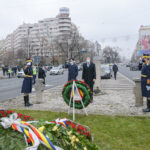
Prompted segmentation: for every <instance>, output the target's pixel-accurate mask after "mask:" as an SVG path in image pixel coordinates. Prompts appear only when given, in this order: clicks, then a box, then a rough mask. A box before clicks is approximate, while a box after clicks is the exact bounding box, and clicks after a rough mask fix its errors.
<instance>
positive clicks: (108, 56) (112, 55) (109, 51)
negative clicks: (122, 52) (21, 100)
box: [103, 46, 120, 63]
mask: <svg viewBox="0 0 150 150" xmlns="http://www.w3.org/2000/svg"><path fill="white" fill-rule="evenodd" d="M117 49H118V48H116V47H113V48H112V47H109V46H107V47H105V48H104V49H103V58H104V60H105V63H114V62H116V61H117V62H118V61H119V60H120V56H119V53H118V51H117Z"/></svg>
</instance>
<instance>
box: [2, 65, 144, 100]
mask: <svg viewBox="0 0 150 150" xmlns="http://www.w3.org/2000/svg"><path fill="white" fill-rule="evenodd" d="M119 72H120V73H121V74H123V75H124V76H126V77H127V78H129V79H130V80H133V78H140V74H141V72H140V71H130V68H129V67H126V66H119ZM81 74H82V72H81V71H80V72H79V75H78V80H80V79H81ZM67 78H68V71H67V70H65V71H64V74H63V75H49V72H47V76H46V87H45V88H46V89H50V88H54V87H57V86H60V85H64V84H65V83H66V82H67ZM22 82H23V78H19V79H18V78H11V79H1V80H0V101H2V100H7V99H12V98H15V97H17V96H20V95H22V94H21V87H22ZM33 92H34V87H33Z"/></svg>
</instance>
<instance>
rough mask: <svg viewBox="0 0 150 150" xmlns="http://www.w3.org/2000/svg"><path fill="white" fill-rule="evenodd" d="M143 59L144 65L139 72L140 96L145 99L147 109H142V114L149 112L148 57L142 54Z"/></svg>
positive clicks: (149, 65)
mask: <svg viewBox="0 0 150 150" xmlns="http://www.w3.org/2000/svg"><path fill="white" fill-rule="evenodd" d="M143 58H144V59H143V61H144V64H143V67H142V70H141V89H142V96H143V97H147V108H146V109H143V112H150V62H149V58H150V56H149V55H147V54H144V55H143Z"/></svg>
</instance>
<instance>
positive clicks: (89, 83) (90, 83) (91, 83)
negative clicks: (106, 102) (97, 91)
mask: <svg viewBox="0 0 150 150" xmlns="http://www.w3.org/2000/svg"><path fill="white" fill-rule="evenodd" d="M85 83H86V84H88V86H89V87H90V89H91V91H92V92H93V85H94V83H93V82H86V81H85Z"/></svg>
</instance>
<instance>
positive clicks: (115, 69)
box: [113, 63, 118, 80]
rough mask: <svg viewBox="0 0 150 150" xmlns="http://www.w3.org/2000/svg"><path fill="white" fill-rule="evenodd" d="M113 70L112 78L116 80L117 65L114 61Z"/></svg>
mask: <svg viewBox="0 0 150 150" xmlns="http://www.w3.org/2000/svg"><path fill="white" fill-rule="evenodd" d="M113 72H114V78H115V80H116V78H117V72H118V66H117V65H116V63H114V65H113Z"/></svg>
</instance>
